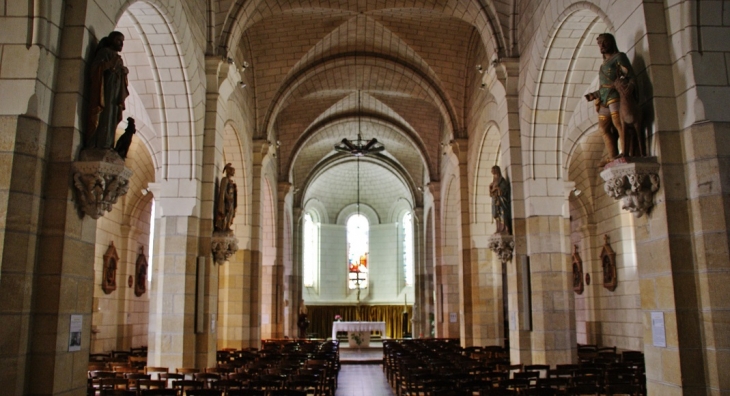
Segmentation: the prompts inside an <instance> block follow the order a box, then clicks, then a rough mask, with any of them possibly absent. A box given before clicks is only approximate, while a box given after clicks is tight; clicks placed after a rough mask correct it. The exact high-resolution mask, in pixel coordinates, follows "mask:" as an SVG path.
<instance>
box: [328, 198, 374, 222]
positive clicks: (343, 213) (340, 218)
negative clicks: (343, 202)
mask: <svg viewBox="0 0 730 396" xmlns="http://www.w3.org/2000/svg"><path fill="white" fill-rule="evenodd" d="M358 212H359V214H360V215H362V216H365V218H366V219H368V223H369V224H370V225H371V226H373V225H376V224H380V216H378V212H376V211H375V209H373V207H372V206H370V205H368V204H364V203H362V202H360V208H359V209H358V207H357V204H350V205H347V206H345V207H344V208H342V210H340V213H338V214H337V223H336V224H338V225H341V226H346V225H347V220H349V219H350V217H352V216H353V215H355V214H358Z"/></svg>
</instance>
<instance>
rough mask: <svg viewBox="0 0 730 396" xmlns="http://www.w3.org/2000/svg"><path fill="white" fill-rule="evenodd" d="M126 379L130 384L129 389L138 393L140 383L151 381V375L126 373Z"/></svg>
mask: <svg viewBox="0 0 730 396" xmlns="http://www.w3.org/2000/svg"><path fill="white" fill-rule="evenodd" d="M124 378H126V379H127V382H128V383H129V388H128V389H129V390H134V391H137V390H139V381H140V380H149V379H150V375H149V374H142V373H125V374H124Z"/></svg>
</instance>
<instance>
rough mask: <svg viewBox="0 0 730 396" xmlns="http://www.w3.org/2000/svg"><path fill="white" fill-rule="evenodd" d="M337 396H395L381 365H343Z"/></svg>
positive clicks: (338, 379)
mask: <svg viewBox="0 0 730 396" xmlns="http://www.w3.org/2000/svg"><path fill="white" fill-rule="evenodd" d="M335 396H395V393H393V390H392V389H391V388H390V385H389V384H388V380H386V379H385V374H384V373H383V366H382V365H379V364H343V365H342V366H340V373H339V375H338V376H337V392H335Z"/></svg>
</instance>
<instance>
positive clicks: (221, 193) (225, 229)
mask: <svg viewBox="0 0 730 396" xmlns="http://www.w3.org/2000/svg"><path fill="white" fill-rule="evenodd" d="M223 173H224V174H225V176H224V177H223V178H221V180H220V183H219V185H218V189H217V193H216V194H215V204H214V209H213V210H214V216H213V237H212V238H211V250H212V253H213V259H214V260H215V262H216V263H218V264H223V263H225V262H226V261H228V259H229V258H230V257H231V256H232V255H233V254H235V253H236V251H238V240H237V239H236V237H235V236H234V235H233V228H232V226H233V219H234V218H235V217H236V208H237V207H238V188H237V187H236V182H235V181H234V180H233V177H234V176H235V174H236V169H235V168H234V167H233V165H232V164H230V163H228V164H226V165H225V166H224V167H223Z"/></svg>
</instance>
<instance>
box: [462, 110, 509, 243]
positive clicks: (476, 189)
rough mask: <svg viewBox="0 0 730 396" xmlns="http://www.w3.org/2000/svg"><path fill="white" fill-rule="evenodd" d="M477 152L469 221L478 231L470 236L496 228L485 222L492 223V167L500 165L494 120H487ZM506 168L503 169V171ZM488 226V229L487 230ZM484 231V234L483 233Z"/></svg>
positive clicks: (496, 129)
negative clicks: (490, 194) (490, 193)
mask: <svg viewBox="0 0 730 396" xmlns="http://www.w3.org/2000/svg"><path fill="white" fill-rule="evenodd" d="M477 148H478V150H479V151H478V152H477V155H476V158H475V164H474V167H473V168H472V169H474V171H473V181H472V183H473V188H472V194H471V195H472V210H471V215H472V218H471V222H472V225H473V226H477V227H478V228H479V231H481V232H479V233H472V238H474V237H476V235H480V234H481V235H487V234H491V233H493V231H495V230H496V228H495V229H492V228H494V227H491V226H488V225H487V224H489V223H492V221H491V212H490V211H489V209H488V208H490V207H491V199H490V196H489V185H490V184H491V183H492V177H491V175H492V167H493V166H495V165H500V166H501V164H500V161H499V160H500V130H499V127H498V126H497V124H496V123H495V122H489V123H488V124H487V127H486V129H485V131H484V132H483V134H482V136H481V139H480V141H479V144H478V145H477ZM505 170H506V169H503V172H504V171H505ZM487 228H489V230H487ZM485 232H486V234H485Z"/></svg>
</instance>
